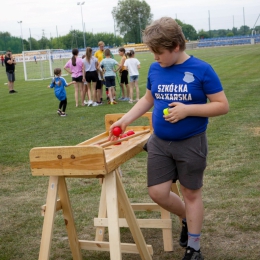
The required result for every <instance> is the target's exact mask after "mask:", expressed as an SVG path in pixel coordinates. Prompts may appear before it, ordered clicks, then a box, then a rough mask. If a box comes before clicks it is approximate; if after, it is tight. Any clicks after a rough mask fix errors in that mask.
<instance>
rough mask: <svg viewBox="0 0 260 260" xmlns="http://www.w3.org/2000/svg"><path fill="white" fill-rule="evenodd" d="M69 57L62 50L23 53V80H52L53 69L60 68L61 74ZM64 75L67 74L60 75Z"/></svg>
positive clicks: (68, 54)
mask: <svg viewBox="0 0 260 260" xmlns="http://www.w3.org/2000/svg"><path fill="white" fill-rule="evenodd" d="M70 57H71V53H66V52H65V51H64V50H62V49H57V50H50V49H49V50H37V51H23V68H24V79H25V80H26V81H29V80H43V79H49V78H52V77H53V76H54V75H53V71H54V69H55V68H61V71H62V73H63V72H64V69H63V67H64V66H65V64H66V62H67V61H68V59H69V58H70ZM65 75H67V74H62V76H65Z"/></svg>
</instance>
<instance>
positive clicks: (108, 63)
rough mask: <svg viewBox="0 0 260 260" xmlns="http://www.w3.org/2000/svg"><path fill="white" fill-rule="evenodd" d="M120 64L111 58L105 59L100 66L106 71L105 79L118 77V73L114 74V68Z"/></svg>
mask: <svg viewBox="0 0 260 260" xmlns="http://www.w3.org/2000/svg"><path fill="white" fill-rule="evenodd" d="M116 64H118V62H117V61H116V60H114V59H111V58H105V59H103V60H102V61H101V62H100V66H102V65H103V66H104V69H105V70H106V71H105V75H104V76H105V77H109V76H116V73H115V72H114V70H113V69H114V66H115V65H116Z"/></svg>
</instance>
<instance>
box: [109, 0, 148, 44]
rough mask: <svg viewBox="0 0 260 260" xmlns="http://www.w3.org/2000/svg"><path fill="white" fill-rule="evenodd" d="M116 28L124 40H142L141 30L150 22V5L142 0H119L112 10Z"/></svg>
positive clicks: (136, 41)
mask: <svg viewBox="0 0 260 260" xmlns="http://www.w3.org/2000/svg"><path fill="white" fill-rule="evenodd" d="M112 15H113V18H114V20H115V21H116V28H117V30H118V31H119V33H120V34H121V35H123V36H124V40H125V41H126V42H135V43H138V42H142V39H141V31H142V30H143V29H144V28H145V27H146V26H147V25H148V24H150V23H151V21H152V18H153V15H152V14H151V8H150V6H149V5H148V4H147V3H146V2H145V1H144V0H143V1H139V0H119V2H118V6H117V7H114V8H113V10H112Z"/></svg>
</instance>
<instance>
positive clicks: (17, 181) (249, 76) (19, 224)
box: [0, 44, 260, 260]
mask: <svg viewBox="0 0 260 260" xmlns="http://www.w3.org/2000/svg"><path fill="white" fill-rule="evenodd" d="M187 52H188V53H189V54H192V55H194V56H196V57H198V58H201V59H203V60H205V61H207V62H209V63H210V64H211V65H212V66H213V68H214V69H215V70H216V72H217V73H218V75H219V77H220V79H221V81H222V83H223V86H224V89H225V92H226V95H227V97H228V100H229V104H230V112H229V113H228V114H227V115H225V116H221V117H216V118H211V119H210V123H209V126H208V142H209V156H208V167H207V169H206V171H205V178H204V188H203V192H204V193H203V200H204V205H205V219H204V226H203V230H202V238H201V246H202V248H201V249H202V252H203V255H204V256H205V259H209V260H211V259H212V260H216V259H219V260H223V259H225V260H232V259H237V260H242V259H247V260H253V259H259V257H260V239H259V238H260V237H259V233H260V206H259V198H260V160H259V158H260V149H259V144H260V113H259V112H260V98H259V96H260V95H259V92H260V55H259V53H260V45H259V44H258V45H247V46H246V45H244V46H232V47H220V48H208V49H195V50H191V51H190V50H189V51H187ZM136 58H137V59H139V60H140V62H141V70H140V74H141V75H140V80H139V86H140V92H141V93H142V94H144V92H145V86H146V75H147V70H148V68H149V65H150V64H151V62H153V55H151V54H150V53H143V54H139V53H137V54H136ZM116 59H119V56H118V57H116ZM54 64H55V63H54ZM66 79H67V80H68V81H69V80H70V78H69V77H66ZM6 82H7V80H6V75H5V70H4V67H0V260H11V259H12V260H18V259H19V260H20V259H23V260H35V259H38V253H39V245H40V239H41V231H42V223H43V217H41V214H40V207H41V205H43V204H45V199H46V191H47V185H48V178H47V177H33V176H32V175H31V172H30V166H29V151H30V149H31V148H33V147H39V146H60V145H64V146H65V145H76V144H78V143H80V142H83V141H84V140H87V139H89V138H91V137H93V136H96V135H98V134H100V133H102V132H104V130H105V128H104V115H105V114H107V113H118V112H120V113H121V112H127V111H128V110H129V109H130V108H131V107H132V104H129V103H125V102H119V103H118V104H117V105H114V106H109V105H106V104H104V105H102V106H98V107H75V101H74V88H73V86H70V87H68V88H67V94H68V107H67V114H68V116H67V117H65V118H62V117H59V116H57V114H56V110H57V106H58V101H57V100H56V98H55V96H54V93H53V90H51V89H49V88H47V85H48V84H49V83H50V80H43V81H28V82H25V81H24V76H23V68H22V64H19V65H17V66H16V82H15V90H16V91H18V93H17V94H9V93H8V88H7V85H5V83H6ZM117 85H118V84H117ZM119 92H120V91H119V86H117V96H118V95H119ZM104 98H105V96H104ZM137 124H138V123H137ZM122 172H123V183H124V184H125V188H126V192H127V194H128V197H129V198H130V200H131V201H132V202H150V201H151V200H150V199H149V197H148V194H147V189H146V153H145V152H143V153H141V154H139V155H138V156H137V157H135V158H134V159H132V160H130V161H128V162H127V163H125V164H124V165H123V166H122ZM68 187H69V193H70V198H71V202H72V207H73V210H74V217H75V221H76V228H77V232H78V234H79V238H80V239H84V240H93V238H94V236H95V229H94V227H93V218H94V217H96V216H97V210H98V201H99V195H100V188H101V186H100V184H99V182H98V180H95V179H69V180H68ZM151 216H152V217H158V218H159V217H160V216H159V215H157V213H138V217H139V218H150V217H151ZM172 221H173V238H174V252H170V253H169V252H164V251H163V244H162V232H161V230H158V229H144V230H143V234H144V237H145V240H146V242H147V244H150V245H152V246H153V250H154V256H153V259H155V260H164V259H169V260H170V259H181V257H182V256H183V254H184V250H183V249H182V248H180V247H179V245H178V238H179V230H180V226H179V222H178V219H177V218H176V217H175V216H173V218H172ZM106 238H107V237H106ZM121 238H122V242H127V243H128V242H132V236H131V233H130V232H129V230H128V229H127V228H122V229H121ZM82 252H83V259H90V260H108V259H109V253H108V252H94V251H84V250H83V251H82ZM51 259H53V260H70V259H72V257H71V253H70V249H69V245H68V240H67V233H66V229H65V226H64V221H63V217H62V214H61V212H58V214H57V216H56V218H55V227H54V234H53V242H52V249H51ZM123 259H124V260H130V259H131V260H138V259H141V258H140V257H139V255H132V254H124V255H123Z"/></svg>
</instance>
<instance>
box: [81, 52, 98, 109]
mask: <svg viewBox="0 0 260 260" xmlns="http://www.w3.org/2000/svg"><path fill="white" fill-rule="evenodd" d="M97 66H98V60H97V58H96V57H93V56H92V49H91V48H90V47H87V48H86V56H85V58H84V59H83V67H84V68H83V69H84V71H85V73H84V76H83V80H84V82H87V89H85V95H86V92H88V97H89V100H88V102H87V105H88V106H91V105H92V106H98V103H97V102H96V101H97V92H96V85H97V80H98V74H97ZM91 83H92V85H91Z"/></svg>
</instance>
